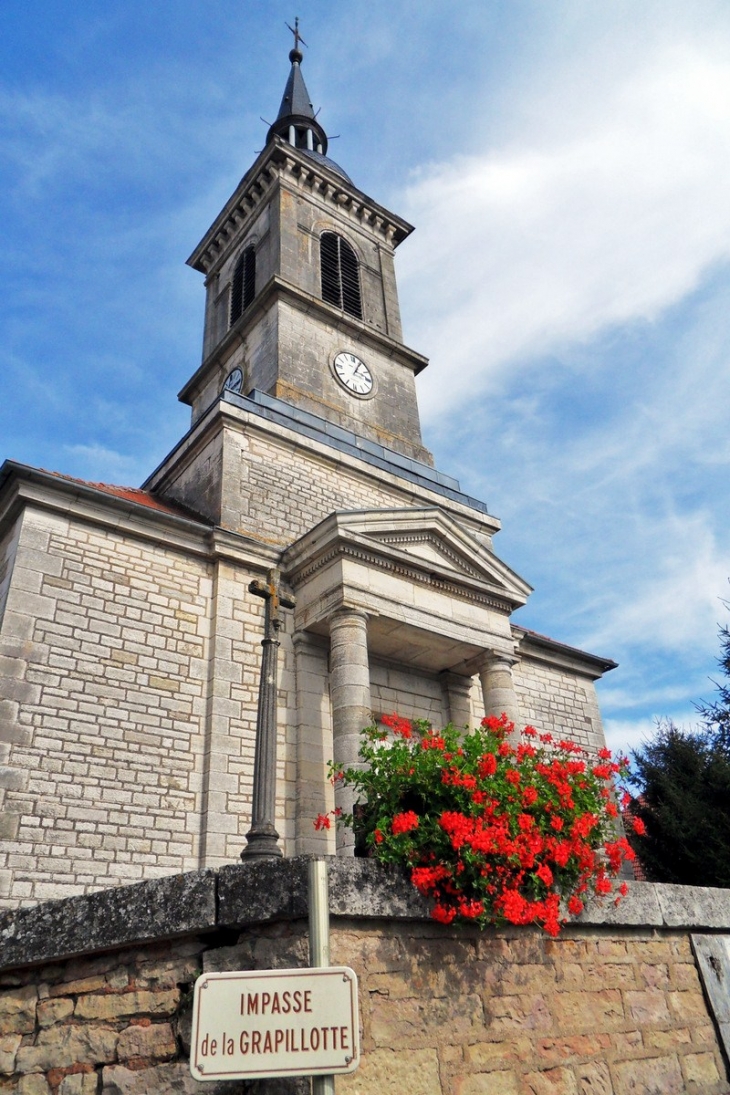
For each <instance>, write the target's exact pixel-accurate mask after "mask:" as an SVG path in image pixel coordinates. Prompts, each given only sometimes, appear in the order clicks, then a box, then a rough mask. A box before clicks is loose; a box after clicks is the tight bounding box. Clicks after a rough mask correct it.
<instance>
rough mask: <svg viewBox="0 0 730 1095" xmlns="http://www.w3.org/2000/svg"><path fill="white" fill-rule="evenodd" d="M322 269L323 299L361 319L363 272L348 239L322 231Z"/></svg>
mask: <svg viewBox="0 0 730 1095" xmlns="http://www.w3.org/2000/svg"><path fill="white" fill-rule="evenodd" d="M319 254H320V262H321V266H322V300H326V301H327V303H328V304H334V305H335V307H336V308H342V310H343V311H345V312H349V314H350V315H351V316H355V317H356V318H357V319H362V300H361V297H360V272H359V270H358V265H357V255H356V254H355V252H354V251H353V249H352V247H350V244H349V243H348V242H347V240H344V239H343V238H342V236H338V235H336V234H335V233H334V232H323V233H322V238H321V240H320V245H319Z"/></svg>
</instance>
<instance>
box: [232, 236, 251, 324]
mask: <svg viewBox="0 0 730 1095" xmlns="http://www.w3.org/2000/svg"><path fill="white" fill-rule="evenodd" d="M255 295H256V251H255V250H254V248H253V247H246V248H245V250H244V251H242V252H241V254H240V255H239V258H238V262H237V263H236V266H235V269H234V271H233V279H232V281H231V327H232V326H233V324H234V323H235V322H236V320H237V319H240V318H241V316H242V315H243V313H244V312H245V311H246V309H247V308H248V306H249V304H250V303H251V301H252V300H253V298H254V296H255Z"/></svg>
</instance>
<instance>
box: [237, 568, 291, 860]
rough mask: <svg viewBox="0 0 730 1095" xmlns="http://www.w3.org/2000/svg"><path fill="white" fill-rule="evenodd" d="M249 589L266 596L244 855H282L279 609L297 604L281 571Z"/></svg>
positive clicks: (253, 584)
mask: <svg viewBox="0 0 730 1095" xmlns="http://www.w3.org/2000/svg"><path fill="white" fill-rule="evenodd" d="M248 588H249V592H250V593H254V594H255V595H256V596H257V597H263V598H264V601H265V604H266V623H265V629H264V637H263V639H262V640H261V646H262V653H261V680H260V684H259V707H258V715H257V718H256V752H255V755H254V768H253V802H252V805H251V828H250V829H249V831H248V833H247V834H246V841H247V844H246V847H245V848H244V849H243V851H242V852H241V859H245V860H248V859H269V858H274V857H277V856H281V855H282V851H281V848H280V847H279V834H278V832H277V831H276V826H275V825H274V817H275V815H276V690H277V668H278V665H277V663H278V653H279V645H280V643H279V629H280V628H281V616H280V610H281V609H282V608H294V603H295V602H294V599H293V598H291V597H286V596H282V594H281V592H280V586H279V571H278V570H270V571H269V575H268V580H267V581H266V582H265V583H264V582H251V584H250V585H249V587H248Z"/></svg>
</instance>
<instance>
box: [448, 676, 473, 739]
mask: <svg viewBox="0 0 730 1095" xmlns="http://www.w3.org/2000/svg"><path fill="white" fill-rule="evenodd" d="M441 679H442V681H443V683H444V689H445V691H446V698H447V701H448V705H449V721H450V722H453V724H454V726H456V727H457V728H458V729H459V730H463V729H464V727H465V726H471V722H472V713H471V677H463V676H462V675H461V673H452V672H451V671H450V670H448V669H445V670H444V671H443V673H442V674H441Z"/></svg>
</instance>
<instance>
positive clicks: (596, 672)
mask: <svg viewBox="0 0 730 1095" xmlns="http://www.w3.org/2000/svg"><path fill="white" fill-rule="evenodd" d="M512 634H513V635H514V637H515V640H516V641H517V649H518V651H519V654H520V657H521V658H525V659H529V660H530V661H537V662H542V663H543V664H544V665H549V666H551V668H553V669H565V670H567V671H568V672H569V673H579V674H581V675H582V676H584V677H588V678H590V680H593V681H596V680H598V679H599V678H600V677H602V676H603V674H604V673H608V672H610V671H611V670H612V669H616V667H617V665H618V662H615V661H613V660H612V659H611V658H601V657H598V655H596V654H589V653H587V651H585V650H578V649H577V648H576V647H574V646H568V645H567V644H566V643H560V642H557V641H556V640H555V639H549V638H548V637H547V636H546V635H538V634H537V632H535V631H528V630H526V629H525V628H522V627H517V626H515V625H514V624H513V625H512Z"/></svg>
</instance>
